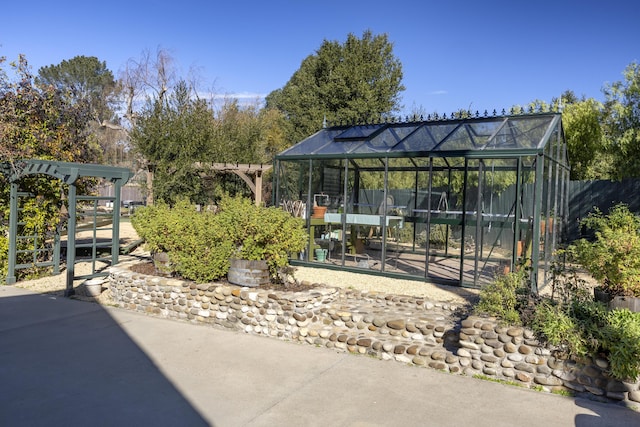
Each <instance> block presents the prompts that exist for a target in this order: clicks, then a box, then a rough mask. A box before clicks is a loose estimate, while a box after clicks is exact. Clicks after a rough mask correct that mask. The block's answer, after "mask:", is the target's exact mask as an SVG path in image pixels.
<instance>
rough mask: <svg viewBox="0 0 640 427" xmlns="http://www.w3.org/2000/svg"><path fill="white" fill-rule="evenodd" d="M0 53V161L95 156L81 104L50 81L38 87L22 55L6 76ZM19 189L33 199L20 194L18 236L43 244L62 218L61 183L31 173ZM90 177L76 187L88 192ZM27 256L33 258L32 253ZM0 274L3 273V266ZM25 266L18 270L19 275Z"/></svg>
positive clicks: (21, 258) (0, 195)
mask: <svg viewBox="0 0 640 427" xmlns="http://www.w3.org/2000/svg"><path fill="white" fill-rule="evenodd" d="M4 66H5V61H4V59H3V58H0V135H2V143H1V144H0V163H4V164H6V165H8V167H9V168H11V167H14V165H15V163H16V162H17V161H19V160H22V159H44V160H57V161H67V162H87V161H92V160H93V159H95V156H96V151H95V150H94V148H93V146H92V145H91V140H90V138H88V136H87V134H86V132H85V131H86V128H87V122H88V120H89V113H88V110H87V108H86V104H85V103H82V102H70V101H69V100H68V99H67V98H66V97H65V96H64V94H63V93H62V92H60V91H59V90H57V89H56V88H54V87H53V86H44V87H42V88H38V87H37V86H36V85H34V78H33V76H32V74H31V72H30V70H29V65H28V63H27V60H26V58H25V57H24V56H20V58H19V59H18V61H17V62H15V63H11V64H10V67H12V68H13V74H15V76H16V80H15V81H14V80H10V79H9V78H8V73H6V72H5V71H4V69H3V67H4ZM19 185H20V191H24V192H30V193H32V194H35V195H36V197H35V198H28V199H27V198H21V206H20V209H21V217H20V219H19V220H20V222H21V223H23V225H21V226H20V229H19V233H20V235H32V234H34V233H38V235H39V236H40V239H39V240H38V248H39V249H43V248H45V245H46V244H47V243H46V241H45V240H46V238H48V237H51V236H50V235H51V233H53V232H54V231H55V230H56V228H57V227H58V226H59V224H60V221H61V215H60V208H61V206H62V200H61V195H62V194H63V190H64V186H63V185H62V184H61V182H60V181H58V180H55V179H51V178H50V177H46V176H41V175H34V176H28V177H25V178H23V179H22V180H20V182H19ZM91 185H92V182H90V181H83V182H80V183H79V185H78V191H79V192H85V193H86V192H87V191H88V189H90V188H91ZM9 188H10V186H9V182H8V180H7V177H5V176H4V175H0V231H4V230H6V228H7V223H8V220H9ZM6 239H7V234H6V233H4V232H3V233H1V234H0V240H2V241H3V242H2V243H0V259H1V260H4V259H6V254H5V255H3V249H2V248H6V247H7V246H8V242H7V241H6ZM29 245H30V246H31V249H33V242H32V241H27V240H21V241H19V242H18V250H21V249H27V246H29ZM31 260H32V257H31ZM31 260H30V259H29V255H28V254H19V255H18V263H25V262H26V263H29V262H31ZM4 265H5V264H4V262H3V270H2V274H3V275H4V274H6V267H4ZM24 273H25V270H20V271H18V275H19V278H20V277H22V276H23V275H24Z"/></svg>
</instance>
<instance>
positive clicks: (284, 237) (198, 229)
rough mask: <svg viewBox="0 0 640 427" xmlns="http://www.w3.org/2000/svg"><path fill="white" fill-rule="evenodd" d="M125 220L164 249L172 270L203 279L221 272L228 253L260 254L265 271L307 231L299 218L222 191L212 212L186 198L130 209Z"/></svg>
mask: <svg viewBox="0 0 640 427" xmlns="http://www.w3.org/2000/svg"><path fill="white" fill-rule="evenodd" d="M131 223H132V225H133V227H134V228H135V229H136V231H137V232H138V235H139V236H140V238H142V239H144V240H145V242H146V245H147V248H148V249H149V250H150V251H151V252H167V253H168V255H169V259H170V261H171V263H172V264H173V265H174V269H175V272H176V273H178V274H180V275H181V276H182V277H184V278H185V279H189V280H194V281H198V282H207V281H211V280H215V279H218V278H221V277H224V276H226V275H227V273H228V271H229V265H230V261H229V260H230V259H231V258H232V257H235V258H241V259H247V260H266V261H267V264H268V265H269V272H270V274H271V277H272V278H274V279H276V280H277V278H278V269H279V268H281V267H284V266H286V265H287V264H288V261H289V258H288V254H289V253H294V252H299V251H301V250H302V249H303V248H304V246H305V244H306V242H307V237H306V233H305V231H304V229H303V227H302V226H303V222H302V220H301V219H300V218H294V217H292V216H291V215H290V214H288V213H287V212H284V211H283V210H281V209H279V208H275V207H270V208H266V207H258V206H255V204H254V203H253V202H252V201H251V200H249V199H245V198H241V197H229V196H224V197H223V198H222V200H221V201H220V204H219V209H218V212H217V213H213V212H208V211H205V212H197V211H196V210H195V208H194V207H193V205H191V203H189V202H188V201H187V200H180V201H178V202H177V203H176V205H175V206H174V207H173V208H170V207H169V206H168V205H166V204H162V203H160V204H158V205H154V206H148V207H144V208H140V209H138V210H136V212H135V213H134V215H133V217H132V219H131Z"/></svg>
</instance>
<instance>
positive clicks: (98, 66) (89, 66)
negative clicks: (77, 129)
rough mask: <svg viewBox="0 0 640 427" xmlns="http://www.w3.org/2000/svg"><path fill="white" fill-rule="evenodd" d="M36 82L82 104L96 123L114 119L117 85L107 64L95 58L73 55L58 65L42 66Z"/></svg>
mask: <svg viewBox="0 0 640 427" xmlns="http://www.w3.org/2000/svg"><path fill="white" fill-rule="evenodd" d="M36 83H37V84H38V85H40V86H45V85H52V86H53V87H55V88H56V89H58V90H59V91H60V92H61V93H63V94H66V96H68V97H69V100H70V101H71V102H82V103H85V104H86V105H87V107H88V108H89V114H90V116H91V118H92V119H93V120H95V121H96V122H97V123H102V122H103V121H111V120H113V119H114V114H115V113H114V108H115V103H116V102H117V101H118V99H117V95H118V85H117V83H116V81H115V79H114V77H113V73H112V72H111V71H110V70H109V69H108V68H107V63H106V62H105V61H100V60H98V58H96V57H95V56H76V57H74V58H72V59H70V60H64V61H62V62H61V63H60V64H58V65H49V66H46V67H42V68H40V69H39V70H38V77H37V78H36Z"/></svg>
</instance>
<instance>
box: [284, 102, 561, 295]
mask: <svg viewBox="0 0 640 427" xmlns="http://www.w3.org/2000/svg"><path fill="white" fill-rule="evenodd" d="M274 180H275V182H274V187H275V188H274V203H275V204H276V205H279V206H281V207H283V208H284V209H286V210H288V211H290V212H291V213H292V214H293V215H295V216H299V217H302V218H304V220H305V224H306V227H307V231H308V233H309V243H308V246H307V248H306V250H305V251H303V252H301V253H299V254H295V256H292V261H291V263H292V264H298V265H308V266H317V267H325V268H336V269H343V270H347V271H354V272H361V273H363V272H364V273H369V274H381V275H386V276H391V277H398V278H405V279H416V280H423V281H427V282H432V283H440V284H450V285H451V284H453V285H460V286H466V287H475V288H480V287H482V286H484V285H486V284H488V283H490V282H492V281H493V279H494V278H495V277H496V276H497V275H499V274H504V273H505V272H509V271H515V270H517V269H521V268H526V269H527V271H529V272H530V276H529V277H530V283H531V287H532V290H533V291H534V292H537V291H538V289H539V288H541V287H543V286H544V285H545V284H546V283H547V282H548V281H549V280H550V276H551V274H550V267H551V263H552V261H553V257H554V254H555V249H556V247H557V245H558V244H559V243H560V241H561V239H562V237H563V227H564V225H565V224H564V221H565V218H566V214H567V211H568V207H567V200H568V197H567V191H568V181H569V165H568V161H567V154H566V143H565V139H564V134H563V129H562V120H561V115H560V114H559V113H537V114H521V115H506V114H501V115H500V114H494V115H488V114H486V113H485V115H479V114H476V115H475V116H471V115H469V114H465V115H464V117H463V116H462V115H460V116H455V117H452V118H450V119H447V118H446V117H438V116H434V117H428V118H427V120H420V121H404V122H399V121H392V122H383V123H368V124H349V125H344V124H340V125H331V126H326V127H324V128H323V129H321V130H320V131H319V132H317V133H315V134H313V135H311V136H309V137H308V138H306V139H304V140H303V141H301V142H299V143H298V144H296V145H294V146H292V147H291V148H289V149H287V150H285V151H283V152H282V153H280V154H279V155H277V156H276V164H275V176H274Z"/></svg>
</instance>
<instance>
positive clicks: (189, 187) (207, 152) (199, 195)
mask: <svg viewBox="0 0 640 427" xmlns="http://www.w3.org/2000/svg"><path fill="white" fill-rule="evenodd" d="M213 119H214V118H213V115H212V113H211V110H210V109H209V108H208V106H207V103H206V102H205V101H204V100H202V99H199V98H197V97H193V96H192V92H191V90H190V87H189V86H188V85H187V83H186V82H185V81H180V82H178V83H177V84H176V87H175V88H174V89H173V91H172V92H170V93H169V96H167V97H163V98H162V99H158V98H156V99H155V100H153V101H152V102H150V103H149V104H148V106H147V107H146V109H145V110H144V111H143V112H142V113H141V115H140V117H139V118H138V120H136V125H135V127H134V128H133V130H132V132H131V139H132V143H133V144H134V146H135V148H136V149H137V151H138V152H139V153H141V154H142V155H143V156H144V157H145V159H147V161H148V162H149V163H150V164H151V165H152V166H153V168H154V171H155V174H154V179H153V192H154V195H155V197H156V199H162V200H165V201H167V202H169V203H174V202H175V201H176V200H177V199H178V198H179V197H180V196H183V197H188V198H189V199H191V201H192V202H196V203H203V202H206V201H207V200H208V198H209V196H210V195H208V194H206V189H205V187H204V186H203V181H202V179H201V178H200V175H199V171H198V170H197V168H196V167H195V165H194V163H195V162H198V161H204V160H205V159H209V158H213V157H215V155H216V154H217V153H219V152H221V150H220V151H218V149H219V147H216V146H215V145H214V144H213V143H212V142H213V141H214V129H215V124H214V122H213Z"/></svg>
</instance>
